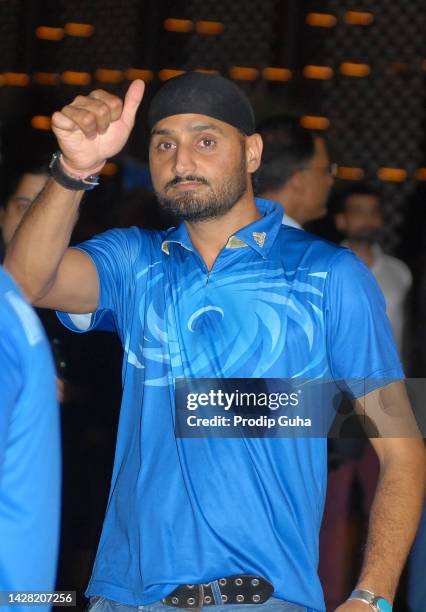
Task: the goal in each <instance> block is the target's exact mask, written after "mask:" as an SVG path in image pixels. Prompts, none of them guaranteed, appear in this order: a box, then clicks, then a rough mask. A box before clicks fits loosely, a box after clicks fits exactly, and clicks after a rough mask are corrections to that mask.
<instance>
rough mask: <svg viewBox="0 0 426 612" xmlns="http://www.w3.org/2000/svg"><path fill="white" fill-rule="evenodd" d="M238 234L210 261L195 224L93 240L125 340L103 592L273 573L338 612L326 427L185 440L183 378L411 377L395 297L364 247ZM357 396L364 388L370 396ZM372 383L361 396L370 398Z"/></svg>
mask: <svg viewBox="0 0 426 612" xmlns="http://www.w3.org/2000/svg"><path fill="white" fill-rule="evenodd" d="M257 205H258V208H259V211H260V212H261V215H262V216H261V217H260V218H259V219H258V220H256V221H255V222H254V223H251V224H250V225H248V226H247V227H244V228H243V229H241V230H239V231H238V232H236V234H235V235H234V236H231V237H230V238H229V239H228V242H227V244H226V246H225V247H224V249H223V250H222V251H221V252H220V254H219V256H218V258H217V260H216V261H215V263H214V266H213V268H212V269H211V271H210V272H208V271H207V269H206V266H205V264H204V262H203V260H202V258H201V257H200V255H199V254H198V252H197V251H196V250H195V248H194V247H193V245H192V243H191V240H190V237H189V235H188V232H187V229H186V226H185V225H184V224H183V225H182V226H180V227H178V228H177V229H175V228H172V229H171V230H168V231H167V232H157V231H154V232H153V231H144V230H141V229H138V228H130V229H124V230H112V231H108V232H106V233H104V234H102V235H100V236H97V237H95V238H93V239H92V240H89V241H88V242H86V243H84V244H82V245H81V246H80V247H79V248H80V249H82V250H83V251H84V252H85V253H87V254H88V255H89V256H90V257H91V258H92V260H93V262H94V264H95V266H96V268H97V271H98V275H99V283H100V303H99V307H98V309H97V311H96V312H95V313H93V315H92V316H89V317H88V318H89V319H90V321H89V322H88V326H87V325H86V326H85V323H84V321H83V319H84V316H83V317H82V316H78V317H76V318H74V317H72V319H70V316H69V315H66V314H62V315H60V316H61V318H62V320H63V321H64V322H65V323H66V324H67V325H68V326H70V327H71V328H73V329H75V330H76V331H83V330H84V329H90V328H93V327H96V325H98V324H99V322H100V321H101V319H102V316H103V315H104V314H105V313H108V312H112V313H113V316H114V319H115V322H116V325H117V329H118V332H119V334H120V337H121V339H122V343H123V346H124V351H125V357H124V363H123V387H124V389H123V401H122V406H121V414H120V423H119V431H118V438H117V448H116V456H115V464H114V471H113V477H112V484H111V492H110V497H109V502H108V508H107V513H106V518H105V522H104V526H103V531H102V536H101V540H100V544H99V549H98V553H97V557H96V561H95V566H94V570H93V575H92V578H91V581H90V584H89V587H88V590H87V595H90V596H92V595H102V596H105V597H108V598H110V599H113V600H116V601H119V602H122V603H125V604H130V605H138V604H139V605H140V604H149V603H151V602H154V601H156V600H159V599H160V598H162V597H164V596H165V595H167V594H169V593H170V592H171V591H172V590H173V589H174V588H175V587H176V585H178V584H186V583H188V584H189V583H206V582H209V581H211V580H214V579H216V578H218V577H222V576H228V575H232V574H244V573H245V574H259V575H261V576H264V577H265V578H268V579H269V580H270V581H271V582H272V583H273V584H274V586H275V596H276V597H278V598H282V599H284V600H288V601H291V602H294V603H297V604H300V605H304V606H306V607H307V608H308V609H311V610H315V611H319V610H324V601H323V595H322V589H321V585H320V582H319V579H318V576H317V563H318V533H319V529H320V524H321V518H322V511H323V504H324V494H325V487H326V475H327V474H326V439H324V438H297V439H289V438H273V437H271V438H239V439H238V438H233V439H230V438H227V439H224V438H211V437H203V438H195V439H194V438H192V439H188V438H177V437H176V435H175V432H174V416H175V414H174V413H175V405H174V401H175V400H174V381H175V380H176V379H177V378H203V377H205V378H230V377H232V378H292V377H304V378H328V379H336V380H339V379H355V378H367V379H371V380H374V379H377V383H376V386H378V385H380V384H383V382H380V381H381V380H383V378H386V379H388V380H389V379H395V378H402V377H403V373H402V370H401V367H400V363H399V359H398V355H397V351H396V349H395V346H394V342H393V338H392V333H391V331H390V327H389V323H388V320H387V318H386V315H385V305H384V300H383V296H382V294H381V293H380V290H379V289H378V287H377V284H376V282H375V280H374V278H373V277H372V275H371V274H370V272H369V271H368V270H367V268H366V267H365V266H364V265H363V264H362V263H361V262H360V260H359V259H358V258H357V257H356V256H355V255H353V254H352V253H351V252H350V251H349V250H347V249H344V248H341V247H338V246H335V245H332V244H329V243H328V242H325V241H324V240H321V239H319V238H316V237H314V236H312V235H310V234H308V233H306V232H303V231H300V230H297V229H294V228H290V227H286V226H283V225H282V224H281V219H282V208H281V207H280V206H279V205H277V204H275V203H272V202H269V201H266V200H257ZM354 393H355V391H354ZM355 394H356V393H355Z"/></svg>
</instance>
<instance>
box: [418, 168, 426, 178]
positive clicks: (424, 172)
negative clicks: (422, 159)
mask: <svg viewBox="0 0 426 612" xmlns="http://www.w3.org/2000/svg"><path fill="white" fill-rule="evenodd" d="M416 176H417V178H418V179H419V181H426V168H419V169H418V170H417V172H416Z"/></svg>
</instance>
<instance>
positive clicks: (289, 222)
mask: <svg viewBox="0 0 426 612" xmlns="http://www.w3.org/2000/svg"><path fill="white" fill-rule="evenodd" d="M281 223H282V224H283V225H288V226H290V227H295V228H296V229H303V227H302V226H301V225H300V223H299V222H298V221H296V219H293V217H290V216H289V215H287V213H284V214H283V218H282V221H281Z"/></svg>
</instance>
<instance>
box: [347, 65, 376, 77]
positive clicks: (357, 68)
mask: <svg viewBox="0 0 426 612" xmlns="http://www.w3.org/2000/svg"><path fill="white" fill-rule="evenodd" d="M340 72H341V73H342V74H343V75H344V76H351V77H366V76H368V75H369V74H370V72H371V68H370V66H369V65H368V64H354V63H353V62H344V63H343V64H341V65H340Z"/></svg>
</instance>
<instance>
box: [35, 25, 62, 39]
mask: <svg viewBox="0 0 426 612" xmlns="http://www.w3.org/2000/svg"><path fill="white" fill-rule="evenodd" d="M35 33H36V36H37V38H41V40H62V39H63V37H64V36H65V32H64V29H63V28H50V27H48V26H39V27H38V28H36V31H35Z"/></svg>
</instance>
